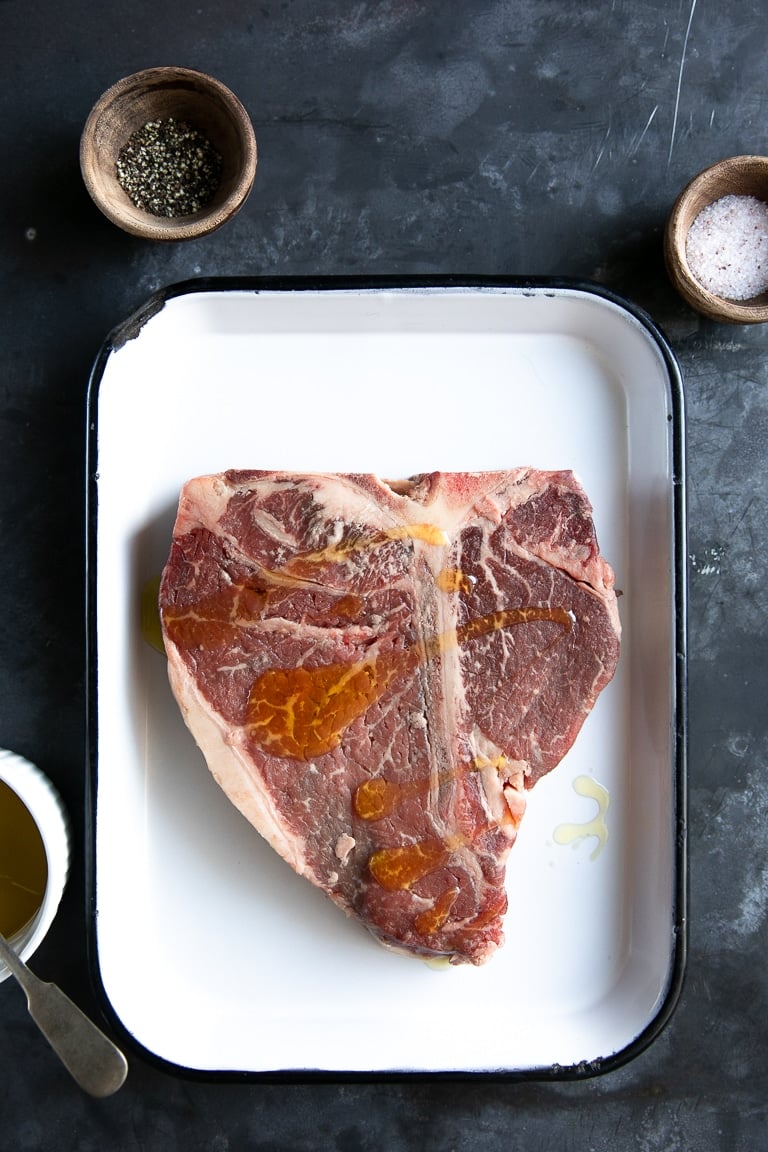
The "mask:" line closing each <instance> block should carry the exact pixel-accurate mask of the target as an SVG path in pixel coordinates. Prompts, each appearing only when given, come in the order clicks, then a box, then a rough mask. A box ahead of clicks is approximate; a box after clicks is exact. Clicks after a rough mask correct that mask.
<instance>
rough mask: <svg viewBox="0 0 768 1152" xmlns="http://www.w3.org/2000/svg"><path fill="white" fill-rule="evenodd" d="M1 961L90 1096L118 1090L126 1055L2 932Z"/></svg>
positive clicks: (47, 1036)
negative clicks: (38, 973)
mask: <svg viewBox="0 0 768 1152" xmlns="http://www.w3.org/2000/svg"><path fill="white" fill-rule="evenodd" d="M0 960H2V961H3V962H4V963H5V964H7V965H8V968H9V969H10V971H11V973H12V974H13V975H14V976H15V977H16V979H17V980H18V982H19V984H20V985H21V987H22V988H23V989H24V992H25V993H26V996H27V1007H28V1008H29V1014H30V1016H31V1017H32V1019H33V1020H34V1021H35V1023H36V1024H37V1026H38V1028H39V1029H40V1031H41V1032H42V1033H43V1035H44V1036H45V1038H46V1040H47V1041H48V1043H49V1044H50V1045H51V1047H52V1048H53V1050H54V1052H56V1054H57V1055H58V1057H59V1059H60V1060H61V1062H62V1064H63V1065H64V1067H65V1068H66V1069H67V1071H68V1072H69V1073H70V1075H71V1076H72V1077H73V1079H74V1080H75V1081H76V1082H77V1083H78V1084H79V1085H80V1087H81V1088H82V1089H84V1091H86V1092H88V1093H89V1094H90V1095H91V1096H110V1095H111V1094H112V1093H113V1092H117V1090H118V1088H120V1087H121V1085H122V1084H123V1082H124V1080H125V1077H126V1075H127V1073H128V1062H127V1061H126V1059H125V1056H124V1055H123V1053H122V1052H121V1051H120V1049H119V1048H117V1047H116V1046H115V1045H114V1044H113V1043H112V1041H111V1040H110V1039H109V1038H108V1037H107V1036H105V1035H104V1033H103V1032H102V1031H101V1029H100V1028H97V1027H96V1025H95V1024H94V1023H93V1021H92V1020H90V1019H89V1018H88V1017H87V1016H86V1015H85V1013H84V1012H81V1010H80V1009H79V1008H78V1007H77V1005H76V1004H74V1003H73V1002H72V1001H71V1000H70V999H69V997H68V996H66V995H65V994H64V993H63V992H62V990H61V989H60V988H59V987H58V985H56V984H47V983H45V981H43V980H41V979H40V978H39V977H38V976H35V974H34V972H32V971H30V969H29V968H28V967H27V965H26V964H25V963H24V961H23V960H22V959H21V958H20V957H19V956H18V955H17V954H16V952H14V950H13V948H11V946H10V944H9V943H8V941H7V940H6V939H5V937H4V936H2V935H0Z"/></svg>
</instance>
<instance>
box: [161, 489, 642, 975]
mask: <svg viewBox="0 0 768 1152" xmlns="http://www.w3.org/2000/svg"><path fill="white" fill-rule="evenodd" d="M160 609H161V616H162V622H163V629H164V638H165V646H166V651H167V655H168V668H169V675H170V681H171V685H172V688H173V691H174V694H175V696H176V698H177V700H178V703H179V705H180V707H181V710H182V713H183V715H184V717H185V720H186V722H187V724H188V726H189V728H190V730H191V731H192V734H193V735H194V737H195V739H196V740H197V743H198V744H199V746H200V748H201V749H202V752H203V754H204V755H205V758H206V760H207V763H208V766H209V768H210V770H211V772H212V773H213V775H214V776H215V778H216V780H217V781H218V782H219V784H220V785H221V787H222V788H223V789H224V791H225V792H226V794H227V795H228V796H229V798H230V800H231V801H232V802H233V803H234V804H235V805H236V806H237V807H238V808H239V809H240V811H241V812H242V813H243V814H244V815H245V816H246V817H247V818H248V820H250V821H251V823H252V824H254V825H255V827H256V828H257V829H258V830H259V832H260V833H261V834H262V836H264V837H265V838H266V839H267V840H268V841H269V843H270V844H271V845H272V847H273V848H274V849H275V850H276V851H277V852H279V853H280V855H281V856H283V857H284V858H285V860H287V861H288V863H289V864H290V865H291V866H292V867H293V868H294V869H295V870H296V871H297V872H298V873H300V874H301V875H302V876H305V877H306V878H307V879H308V880H310V881H311V882H312V883H313V884H316V885H317V887H318V888H321V889H322V890H323V891H324V892H325V893H327V894H328V896H330V897H331V899H332V900H334V901H335V902H336V903H337V904H338V905H340V906H341V907H342V908H343V909H344V910H345V911H346V912H347V913H350V914H352V915H353V916H356V917H357V918H358V919H359V920H360V921H361V922H362V923H363V924H364V925H365V926H366V927H367V928H369V929H370V931H371V932H372V933H373V934H374V935H375V936H376V937H377V938H378V939H379V940H380V941H381V943H383V944H385V945H388V946H390V947H393V948H396V949H398V950H401V951H404V952H408V953H414V954H417V955H420V956H445V957H448V958H449V959H450V960H451V962H452V963H460V962H462V961H469V962H471V963H474V964H480V963H482V962H483V961H485V960H486V959H487V958H488V957H489V956H490V955H491V953H492V952H493V951H494V950H495V949H496V948H497V947H498V946H499V944H500V943H501V942H502V940H503V933H502V918H503V916H504V913H505V911H506V908H507V892H506V890H505V886H504V866H505V861H506V858H507V854H508V852H509V850H510V848H511V846H512V844H513V842H514V839H515V836H516V834H517V828H518V825H519V823H520V819H521V817H522V815H523V812H524V809H525V797H526V790H527V789H529V788H530V787H532V785H533V784H535V783H536V781H537V780H538V779H539V778H540V777H541V776H542V775H544V773H546V772H548V771H549V770H550V769H551V768H554V766H555V765H556V764H557V763H558V762H559V761H560V760H561V759H562V758H563V756H564V755H565V753H566V752H567V751H568V749H569V748H570V746H571V744H572V743H573V741H574V740H575V738H576V736H577V733H578V732H579V729H580V728H581V725H582V723H583V722H584V719H585V717H586V716H587V714H588V712H589V711H590V709H591V708H592V705H593V704H594V702H595V699H596V697H597V695H598V693H599V692H600V690H601V689H602V688H603V687H604V685H605V684H607V682H608V681H609V680H610V678H611V676H612V675H613V672H614V669H615V667H616V662H617V659H618V655H619V632H620V628H619V618H618V612H617V607H616V597H615V594H614V591H613V572H612V570H611V568H610V567H609V565H608V564H607V563H606V561H605V560H603V559H602V557H601V556H600V553H599V551H598V546H597V541H596V538H595V530H594V526H593V523H592V510H591V507H590V504H589V502H588V500H587V498H586V496H585V494H584V492H583V491H582V489H581V487H580V486H579V484H578V482H577V481H576V480H575V479H574V477H573V475H572V473H570V472H540V471H535V470H532V469H523V468H521V469H517V470H514V471H510V472H488V473H440V472H434V473H430V474H427V475H422V476H416V477H414V478H412V479H410V480H406V481H401V482H397V483H388V482H385V481H383V480H380V479H378V478H377V477H375V476H369V475H336V474H334V475H331V474H307V475H300V474H295V473H289V472H246V471H231V472H225V473H223V474H221V475H218V476H203V477H200V478H198V479H194V480H190V481H189V483H187V484H186V485H185V487H184V489H183V491H182V494H181V499H180V503H179V511H178V517H177V520H176V525H175V528H174V533H173V544H172V548H171V553H170V557H169V560H168V563H167V565H166V568H165V571H164V574H163V579H162V584H161V589H160Z"/></svg>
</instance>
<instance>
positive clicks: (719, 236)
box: [685, 195, 768, 300]
mask: <svg viewBox="0 0 768 1152" xmlns="http://www.w3.org/2000/svg"><path fill="white" fill-rule="evenodd" d="M685 256H686V260H687V261H688V267H689V268H690V270H691V272H692V274H693V275H694V276H695V278H696V279H697V280H698V282H699V283H700V284H701V286H702V287H703V288H706V289H707V291H708V292H712V293H713V294H714V295H715V296H724V297H725V298H726V299H729V300H749V299H751V298H752V297H753V296H759V295H760V293H761V292H765V290H766V289H768V204H765V203H764V202H763V201H762V200H758V199H757V197H755V196H735V195H730V196H721V197H720V199H719V200H715V202H714V203H713V204H708V205H707V207H706V208H702V210H701V212H699V214H698V216H697V217H696V219H695V220H694V221H693V224H691V226H690V228H689V229H688V236H687V238H686V242H685Z"/></svg>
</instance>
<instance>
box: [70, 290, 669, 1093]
mask: <svg viewBox="0 0 768 1152" xmlns="http://www.w3.org/2000/svg"><path fill="white" fill-rule="evenodd" d="M682 462H683V414H682V390H681V384H680V378H679V373H678V371H677V368H676V365H675V362H674V358H673V357H672V355H671V353H670V352H669V349H668V347H667V345H666V344H665V342H664V340H663V338H662V337H661V335H660V334H659V333H658V331H656V329H655V327H654V326H653V324H652V323H651V322H650V321H649V320H648V319H647V318H646V317H644V316H643V315H642V314H640V313H638V312H637V311H636V310H634V309H633V308H631V307H630V306H629V305H628V304H626V303H625V302H623V301H621V300H618V299H616V298H615V297H612V296H610V295H609V294H607V293H605V292H604V291H603V290H602V289H598V288H596V287H594V286H586V285H568V284H552V283H543V282H525V283H519V282H518V283H509V282H505V283H501V282H499V281H495V282H492V283H488V282H484V283H482V284H480V283H466V282H462V283H461V284H456V283H454V284H451V285H446V284H444V283H443V284H437V283H433V282H430V281H421V282H419V283H415V282H409V283H407V284H399V285H395V284H391V283H389V282H387V281H377V282H376V281H375V282H373V283H372V284H371V283H370V282H368V283H367V284H363V283H362V282H338V281H331V282H319V283H318V282H313V283H310V282H307V281H289V282H287V284H286V283H273V282H267V281H246V282H243V281H237V282H234V281H206V282H194V283H190V284H185V285H176V286H174V287H173V288H171V289H168V290H167V291H165V292H164V293H161V294H160V295H159V296H158V297H156V298H154V299H153V300H152V301H150V303H149V304H148V305H147V307H146V308H145V309H143V310H142V311H141V313H140V314H138V315H137V316H134V317H132V318H131V319H130V320H129V321H128V322H127V323H126V324H125V325H124V326H123V327H122V328H120V329H119V330H118V331H117V332H116V333H114V334H113V335H112V337H111V339H110V340H109V341H108V343H107V344H106V345H105V348H104V349H103V350H102V353H101V355H100V357H99V359H98V361H97V364H96V366H95V368H94V373H93V377H92V380H91V387H90V393H89V465H88V468H89V485H88V488H89V490H88V524H89V550H88V580H89V629H90V636H89V663H90V667H89V686H90V702H91V711H90V717H89V743H90V752H89V757H90V780H91V784H92V789H91V826H92V827H91V831H92V858H91V868H90V881H89V883H90V900H91V908H92V922H93V926H92V931H93V943H94V944H95V947H94V949H93V954H94V957H95V971H96V976H97V981H98V983H99V987H100V990H101V992H102V994H103V997H104V999H105V1003H106V1006H107V1010H108V1011H109V1012H111V1014H112V1017H113V1020H114V1021H115V1023H117V1024H118V1025H119V1026H120V1027H121V1028H122V1029H123V1030H124V1031H125V1033H126V1034H127V1036H128V1037H130V1038H132V1039H133V1041H134V1042H135V1044H136V1045H137V1046H138V1047H139V1049H140V1050H141V1051H142V1052H143V1053H144V1054H145V1055H146V1056H148V1057H149V1058H151V1059H153V1060H156V1061H159V1062H161V1063H163V1064H164V1065H166V1066H171V1067H172V1068H173V1067H175V1068H179V1069H184V1070H185V1071H187V1072H193V1073H198V1074H201V1075H204V1076H208V1077H214V1076H220V1075H222V1076H226V1075H233V1074H236V1075H238V1076H239V1075H242V1074H252V1075H254V1076H256V1077H258V1076H264V1075H270V1076H271V1075H274V1074H284V1075H291V1076H294V1077H295V1076H305V1075H307V1074H311V1073H315V1072H317V1073H323V1074H326V1075H327V1074H333V1075H336V1074H338V1075H341V1074H351V1075H355V1074H365V1075H371V1074H373V1075H381V1074H384V1073H388V1072H395V1073H457V1072H458V1073H491V1072H493V1073H506V1074H511V1075H515V1074H518V1075H540V1076H553V1075H559V1076H575V1075H579V1074H589V1073H593V1072H595V1071H597V1070H602V1069H605V1068H609V1067H613V1066H615V1065H616V1064H617V1063H619V1062H621V1061H624V1060H626V1059H628V1058H629V1057H630V1056H631V1055H633V1054H634V1053H636V1052H637V1051H639V1050H640V1049H641V1048H642V1047H644V1046H645V1045H646V1044H647V1043H648V1042H649V1040H650V1039H652V1038H653V1036H654V1035H656V1033H657V1032H658V1030H659V1029H660V1028H661V1026H662V1025H663V1024H664V1023H665V1021H666V1020H667V1018H668V1017H669V1014H670V1012H671V1010H672V1007H673V1005H674V1002H675V999H676V996H677V992H678V989H679V986H680V982H681V978H682V970H683V966H684V950H685V931H684V929H685V876H684V868H685V860H684V831H685V823H684V738H685V731H684V729H685V722H684V714H685V684H684V656H685V650H684V649H685V626H684V610H685V602H684V601H685V590H684V582H683V576H682V572H683V570H684V568H683V558H684V501H683V483H682V480H683V477H682ZM517 465H534V466H536V467H538V468H551V469H561V468H572V469H573V470H574V471H575V472H576V473H577V474H578V476H579V477H580V478H581V480H582V482H583V484H584V486H585V488H586V491H587V493H588V495H589V496H590V498H591V500H592V503H593V505H594V514H595V521H596V525H597V530H598V536H599V540H600V545H601V550H602V551H603V553H604V555H605V556H606V557H607V558H608V559H609V560H610V562H611V563H612V564H613V566H614V568H615V569H616V574H617V586H618V588H620V589H621V591H622V597H621V600H620V611H621V616H622V621H623V630H624V631H623V649H622V656H621V661H620V667H619V671H618V673H617V675H616V677H615V679H614V681H613V682H612V683H611V684H610V686H609V687H608V688H607V689H606V690H605V692H604V693H603V694H602V696H601V697H600V698H599V700H598V702H597V705H596V707H595V709H594V711H593V712H592V714H591V715H590V716H589V718H588V720H587V723H586V724H585V726H584V728H583V730H582V732H581V734H580V735H579V738H578V740H577V741H576V744H575V745H574V747H573V749H572V750H571V752H570V753H569V754H568V756H567V757H566V759H565V760H564V761H563V762H562V763H561V764H560V765H559V767H558V768H557V769H556V770H555V771H553V772H552V773H551V774H550V775H549V776H548V777H547V778H546V779H545V780H543V781H542V782H541V783H540V784H539V785H538V786H537V787H536V788H535V789H534V790H533V792H532V793H531V794H530V797H529V807H528V812H527V814H526V816H525V819H524V821H523V824H522V828H521V832H520V836H519V839H518V842H517V844H516V846H515V847H514V848H513V850H512V853H511V855H510V860H509V867H508V889H509V897H510V909H509V913H508V915H507V918H506V935H507V943H506V945H505V947H504V948H503V949H502V950H501V951H500V952H499V953H498V954H497V955H496V957H494V958H493V959H492V960H491V961H490V962H489V963H488V964H487V965H486V966H484V967H482V968H479V969H474V968H470V967H460V968H456V969H452V970H449V971H436V970H434V969H432V968H430V967H428V966H426V965H425V964H423V963H422V962H420V961H418V960H413V959H406V958H403V957H399V956H396V955H392V954H390V953H388V952H387V951H385V950H384V949H383V948H381V947H380V946H379V945H377V944H376V943H375V942H374V941H373V939H372V938H370V937H369V936H368V934H367V933H366V932H365V931H364V930H363V929H361V928H360V927H359V926H358V925H356V924H355V923H353V922H350V921H347V920H346V919H345V917H344V916H343V914H342V913H341V912H339V910H338V909H336V908H335V907H334V906H333V905H331V904H330V903H329V902H328V901H326V900H325V898H324V897H323V896H322V895H321V894H320V893H319V892H318V891H316V890H315V889H313V888H311V887H310V886H309V885H308V884H306V882H304V881H302V880H300V879H298V878H297V877H296V876H294V874H293V873H292V872H291V871H290V869H289V868H288V866H287V865H286V864H284V863H283V862H282V861H281V860H280V859H279V858H278V857H277V856H276V855H274V854H273V852H272V851H271V849H270V848H269V847H268V846H267V845H266V844H265V843H263V842H262V841H261V839H260V838H259V836H258V835H257V833H256V832H254V831H253V830H252V829H251V827H250V826H249V825H248V824H247V823H246V821H245V820H244V819H243V817H242V816H240V814H239V813H238V812H237V811H236V810H235V809H234V808H233V807H232V806H231V805H230V804H229V802H228V801H227V799H226V798H225V797H224V795H223V793H221V792H220V791H219V789H218V787H217V786H216V784H215V783H214V781H213V780H212V778H211V777H210V775H209V773H208V771H207V768H206V767H205V765H204V763H203V760H202V758H201V756H200V754H199V752H198V751H197V749H196V747H195V746H194V744H193V742H192V739H191V737H190V736H189V735H188V733H187V731H186V729H185V727H184V724H183V722H182V720H181V717H180V714H179V712H178V710H177V708H176V705H175V703H174V701H173V699H172V696H171V693H170V690H169V688H168V685H167V681H166V673H165V667H164V658H163V656H162V655H160V654H159V653H158V652H157V651H156V650H155V649H154V648H152V647H151V646H150V645H149V644H148V643H147V642H146V640H145V639H144V636H143V633H142V625H141V599H142V592H143V590H144V589H145V587H146V586H147V584H148V582H150V581H152V580H153V579H154V578H156V577H157V576H158V575H159V573H160V570H161V568H162V566H163V563H164V561H165V559H166V555H167V552H168V548H169V542H170V536H171V528H172V524H173V520H174V516H175V510H176V501H177V497H178V493H179V489H180V487H181V485H182V483H183V482H184V481H185V480H186V479H188V478H189V477H191V476H195V475H198V474H202V473H207V472H216V471H220V470H223V469H227V468H285V469H295V470H302V471H303V470H331V471H371V472H377V473H379V474H381V475H384V476H386V477H388V478H394V477H397V476H408V475H411V474H413V473H416V472H423V471H431V470H433V469H441V470H446V471H456V470H482V469H496V468H506V467H514V466H517ZM595 797H596V798H595ZM606 805H607V810H605V809H606Z"/></svg>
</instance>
